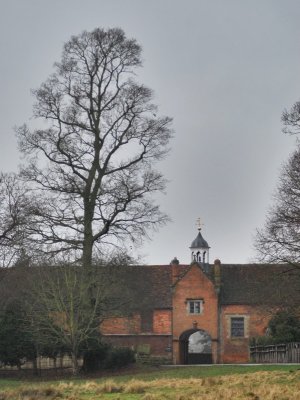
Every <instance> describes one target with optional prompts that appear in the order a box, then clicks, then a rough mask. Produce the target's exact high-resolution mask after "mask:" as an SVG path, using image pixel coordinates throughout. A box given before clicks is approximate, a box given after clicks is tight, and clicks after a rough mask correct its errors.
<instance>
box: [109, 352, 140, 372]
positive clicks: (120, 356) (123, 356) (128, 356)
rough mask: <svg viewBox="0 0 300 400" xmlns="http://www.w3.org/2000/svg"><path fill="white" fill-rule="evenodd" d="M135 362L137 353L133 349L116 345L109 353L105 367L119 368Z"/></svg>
mask: <svg viewBox="0 0 300 400" xmlns="http://www.w3.org/2000/svg"><path fill="white" fill-rule="evenodd" d="M134 362H135V355H134V351H133V350H131V349H129V348H127V347H119V348H118V347H114V348H112V349H111V351H110V352H109V353H108V356H107V359H106V360H105V365H104V367H105V368H107V369H117V368H122V367H125V366H126V365H128V364H132V363H134Z"/></svg>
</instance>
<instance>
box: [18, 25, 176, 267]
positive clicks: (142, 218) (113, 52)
mask: <svg viewBox="0 0 300 400" xmlns="http://www.w3.org/2000/svg"><path fill="white" fill-rule="evenodd" d="M139 66H141V47H140V46H139V45H138V44H137V42H136V41H135V40H133V39H127V38H126V37H125V35H124V32H123V31H122V30H121V29H108V30H102V29H95V30H94V31H92V32H83V33H82V34H80V35H79V36H74V37H72V38H71V40H70V41H69V42H67V43H66V44H65V46H64V49H63V53H62V59H61V62H59V63H56V64H55V72H54V73H53V74H52V75H51V76H50V77H49V79H48V80H47V81H45V82H44V83H43V84H42V85H41V87H40V88H39V89H37V90H35V91H34V92H33V93H34V96H35V98H36V103H35V106H34V116H35V117H36V118H37V119H39V120H42V121H44V125H43V128H41V129H35V130H30V129H29V128H28V127H27V126H26V125H24V126H22V127H20V128H19V129H18V130H17V132H18V137H19V145H20V149H21V151H22V153H23V154H25V155H26V156H27V161H28V163H27V166H26V167H25V168H24V169H23V176H24V177H25V179H26V180H27V181H30V182H32V183H33V184H34V187H35V189H36V196H35V197H36V207H35V210H34V223H33V224H32V230H31V234H32V236H33V237H34V240H35V243H39V244H40V245H42V246H43V247H44V249H45V250H46V251H52V252H55V251H57V252H60V251H68V252H69V253H70V251H73V252H75V253H76V252H77V254H80V256H81V260H82V264H83V265H84V266H85V267H88V266H90V265H91V264H92V257H93V250H95V248H96V247H97V245H98V244H103V243H107V242H109V243H111V242H116V241H119V240H121V241H122V240H123V239H125V238H131V239H134V240H138V239H140V238H141V237H143V236H144V235H145V234H146V232H147V230H148V229H149V228H151V227H156V226H159V225H160V224H163V223H165V222H166V220H167V217H166V215H165V214H163V213H162V212H160V210H159V207H158V206H157V205H156V204H154V202H153V198H152V197H153V196H151V195H153V193H154V192H156V191H162V190H163V189H164V187H165V180H164V179H163V177H162V175H161V174H160V173H159V172H157V171H156V170H154V169H153V166H154V164H155V163H156V162H157V161H158V160H160V159H162V158H163V157H164V156H165V155H166V153H167V151H168V141H169V139H170V136H171V130H170V122H171V121H170V118H168V117H158V116H157V108H156V106H155V105H153V104H152V102H151V101H152V91H151V90H150V89H149V88H147V87H145V86H144V85H141V84H139V83H137V82H136V81H135V80H134V79H133V78H134V75H135V70H136V68H137V67H139ZM38 189H39V191H37V190H38Z"/></svg>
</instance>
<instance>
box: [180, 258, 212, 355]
mask: <svg viewBox="0 0 300 400" xmlns="http://www.w3.org/2000/svg"><path fill="white" fill-rule="evenodd" d="M178 268H180V267H176V266H175V268H174V271H173V272H174V275H175V274H176V275H178ZM187 299H203V300H204V304H203V313H202V314H200V315H196V314H189V313H188V310H187ZM217 305H218V302H217V295H216V292H215V289H214V286H213V283H212V282H211V281H210V280H209V279H208V278H207V276H206V275H205V274H204V273H203V272H202V270H201V269H200V267H199V266H197V265H193V266H192V267H191V269H190V270H189V271H188V272H187V274H186V275H185V276H184V277H183V278H182V279H181V280H180V281H178V283H177V284H176V286H175V289H174V295H173V335H174V336H173V338H174V342H173V358H174V362H175V363H180V362H182V360H180V354H179V353H180V351H179V341H178V340H179V337H180V335H181V334H182V333H183V332H184V331H186V330H188V329H192V328H193V326H194V322H196V324H197V328H199V329H202V330H205V331H206V332H208V333H209V334H210V336H211V338H212V340H213V342H212V351H213V360H214V361H215V362H216V359H217V354H216V350H217V344H216V339H217V334H218V330H217V320H218V315H217V310H218V307H217Z"/></svg>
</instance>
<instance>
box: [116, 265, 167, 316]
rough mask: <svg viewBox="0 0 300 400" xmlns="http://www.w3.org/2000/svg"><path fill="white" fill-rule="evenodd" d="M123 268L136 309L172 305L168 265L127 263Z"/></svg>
mask: <svg viewBox="0 0 300 400" xmlns="http://www.w3.org/2000/svg"><path fill="white" fill-rule="evenodd" d="M124 270H125V271H126V272H125V277H124V279H126V285H127V287H128V290H130V294H131V296H132V301H133V302H134V303H135V305H136V307H137V309H139V308H143V309H155V308H156V309H157V308H171V307H172V292H171V286H172V270H171V267H170V265H142V266H135V265H129V266H126V267H124Z"/></svg>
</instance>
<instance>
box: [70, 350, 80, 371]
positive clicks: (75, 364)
mask: <svg viewBox="0 0 300 400" xmlns="http://www.w3.org/2000/svg"><path fill="white" fill-rule="evenodd" d="M71 357H72V374H73V375H74V376H76V375H78V372H79V367H78V359H77V354H76V353H75V352H74V351H73V352H72V355H71Z"/></svg>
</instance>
